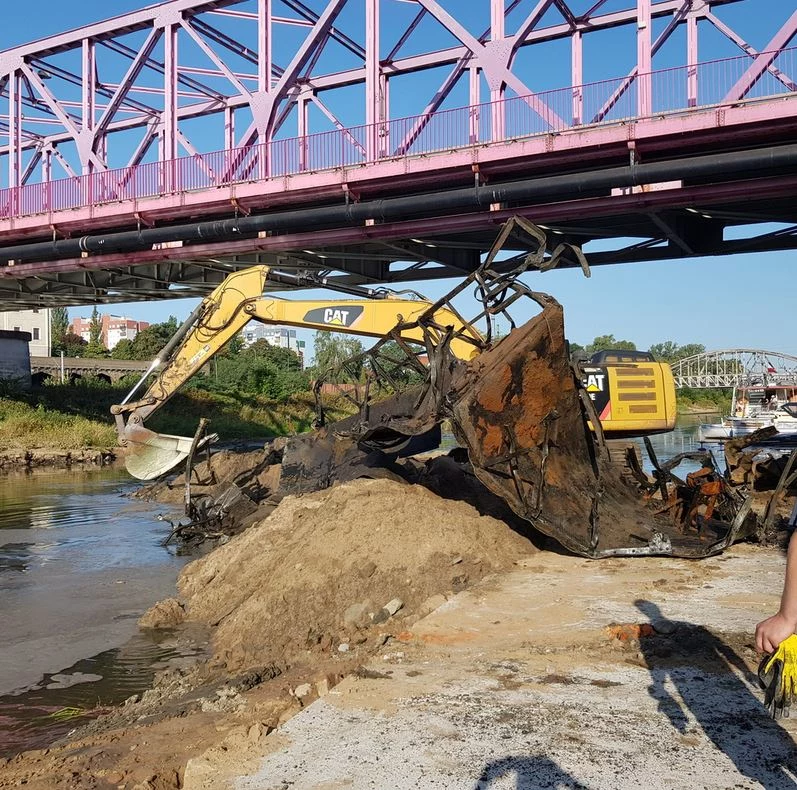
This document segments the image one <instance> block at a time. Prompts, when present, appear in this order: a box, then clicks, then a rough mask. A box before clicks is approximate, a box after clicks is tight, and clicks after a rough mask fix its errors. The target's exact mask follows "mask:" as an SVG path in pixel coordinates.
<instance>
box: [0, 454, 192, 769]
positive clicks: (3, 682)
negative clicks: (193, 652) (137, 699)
mask: <svg viewBox="0 0 797 790" xmlns="http://www.w3.org/2000/svg"><path fill="white" fill-rule="evenodd" d="M133 488H135V486H134V485H133V483H132V481H131V479H130V477H129V475H127V474H126V473H125V472H124V470H109V469H97V470H92V471H81V472H77V471H74V472H69V471H62V472H36V473H35V474H11V475H9V476H4V477H0V755H3V754H10V753H13V752H15V751H17V750H19V748H33V747H35V746H43V745H46V744H47V743H49V742H51V741H52V739H53V738H54V737H57V736H58V735H59V734H63V733H64V732H67V731H68V730H69V729H71V728H72V727H74V726H75V723H76V720H75V719H76V717H77V719H79V718H80V717H81V714H82V713H83V712H84V711H86V710H88V709H93V708H96V707H97V706H103V705H109V704H116V703H118V702H121V701H123V700H124V699H125V698H126V697H128V696H130V695H132V694H134V693H137V692H140V691H142V690H144V689H145V688H147V687H148V686H149V685H150V683H151V681H152V677H153V675H154V672H155V669H156V668H157V667H158V666H159V665H162V663H163V662H164V661H168V660H170V659H173V658H177V657H179V656H178V654H180V650H182V648H181V649H180V650H178V649H177V647H176V645H175V644H174V642H173V641H172V640H171V638H170V637H169V635H168V634H167V635H160V636H159V637H157V638H156V637H153V636H150V637H147V636H146V635H143V634H139V633H138V629H137V626H136V620H137V618H138V617H139V616H140V615H141V614H142V613H143V612H144V611H145V610H146V609H147V608H149V607H150V606H151V605H152V604H153V603H155V602H156V601H158V600H160V599H162V598H166V597H169V596H172V595H174V592H175V589H174V584H175V580H176V577H177V574H178V572H179V569H180V567H181V566H182V565H183V564H184V563H185V562H186V560H187V559H188V558H185V557H181V556H178V555H176V553H175V552H174V551H173V550H171V549H166V548H163V547H162V546H161V545H160V543H161V541H162V540H163V539H164V538H165V537H166V536H167V535H168V532H169V530H168V525H167V524H166V523H164V522H161V521H158V519H157V515H158V513H160V512H162V511H163V507H162V506H155V505H151V504H149V503H142V502H138V501H133V500H130V499H128V498H126V496H125V495H126V494H128V493H130V491H132V490H133Z"/></svg>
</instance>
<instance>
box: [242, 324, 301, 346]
mask: <svg viewBox="0 0 797 790" xmlns="http://www.w3.org/2000/svg"><path fill="white" fill-rule="evenodd" d="M241 338H242V339H243V341H244V347H245V348H248V347H249V346H251V345H252V343H256V342H257V341H258V340H265V341H267V342H268V343H269V345H272V346H279V347H280V348H290V349H291V350H292V351H297V350H298V348H297V346H296V330H295V329H288V328H287V327H284V326H269V325H267V324H261V323H259V322H258V321H250V322H249V323H248V324H247V325H246V326H245V327H244V328H243V329H242V330H241Z"/></svg>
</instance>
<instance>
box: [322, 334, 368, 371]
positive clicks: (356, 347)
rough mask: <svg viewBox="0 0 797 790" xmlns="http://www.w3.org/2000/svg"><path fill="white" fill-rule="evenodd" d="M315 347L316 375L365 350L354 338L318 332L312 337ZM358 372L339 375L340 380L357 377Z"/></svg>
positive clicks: (338, 365) (336, 366)
mask: <svg viewBox="0 0 797 790" xmlns="http://www.w3.org/2000/svg"><path fill="white" fill-rule="evenodd" d="M313 343H314V345H315V366H314V367H315V370H316V373H317V374H318V375H321V374H323V373H324V372H325V371H327V370H330V369H335V368H338V367H340V366H341V365H342V364H343V363H344V362H345V361H346V360H348V359H351V357H355V356H357V355H358V354H362V353H363V352H364V351H365V349H364V348H363V344H362V343H361V342H360V341H359V340H358V339H357V338H356V337H347V336H346V335H340V334H338V333H336V332H323V331H321V330H319V331H318V332H316V333H315V335H314V336H313ZM359 374H360V370H359V369H357V370H353V371H350V372H348V373H341V374H340V376H338V377H337V378H340V379H341V380H346V379H352V378H357V377H359Z"/></svg>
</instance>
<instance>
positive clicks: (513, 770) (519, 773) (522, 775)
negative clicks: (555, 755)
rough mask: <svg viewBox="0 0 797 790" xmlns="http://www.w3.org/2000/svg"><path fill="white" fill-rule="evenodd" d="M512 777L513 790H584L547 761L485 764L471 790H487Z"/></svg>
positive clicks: (526, 759) (525, 759)
mask: <svg viewBox="0 0 797 790" xmlns="http://www.w3.org/2000/svg"><path fill="white" fill-rule="evenodd" d="M508 777H509V778H512V777H514V780H515V790H542V788H550V789H551V790H554V788H555V790H588V789H587V786H586V785H583V784H581V782H579V781H578V780H577V779H576V778H575V777H574V776H573V775H572V774H569V773H568V772H567V771H565V770H564V769H562V768H560V767H559V766H558V765H557V764H556V763H555V762H554V761H553V760H549V759H548V758H547V757H533V756H528V757H503V758H502V759H500V760H495V761H493V762H491V763H487V765H486V766H485V767H484V770H483V771H482V773H481V776H480V777H479V778H478V779H477V780H476V785H475V787H474V790H490V788H491V787H493V786H494V785H496V783H497V782H501V786H502V787H506V783H505V782H503V781H502V780H504V779H506V778H508Z"/></svg>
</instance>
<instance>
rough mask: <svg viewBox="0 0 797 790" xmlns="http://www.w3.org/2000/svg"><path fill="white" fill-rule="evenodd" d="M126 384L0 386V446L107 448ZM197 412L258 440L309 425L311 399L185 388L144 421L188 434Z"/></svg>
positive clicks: (218, 428) (340, 405) (338, 406)
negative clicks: (31, 388) (115, 406)
mask: <svg viewBox="0 0 797 790" xmlns="http://www.w3.org/2000/svg"><path fill="white" fill-rule="evenodd" d="M128 390H129V386H126V385H117V386H112V385H108V384H103V383H99V382H92V381H86V380H83V381H80V382H76V383H74V384H52V385H46V386H44V387H41V388H39V389H36V390H34V391H33V392H21V391H17V390H15V389H14V388H13V387H11V386H7V385H4V386H2V387H0V447H2V448H15V449H17V448H19V449H33V448H37V449H53V450H55V449H59V450H72V449H75V450H76V449H82V448H94V449H107V448H110V447H114V446H116V445H117V443H118V442H117V437H116V427H115V424H114V420H113V417H112V416H111V413H110V408H111V406H112V405H113V404H115V403H120V402H121V401H122V400H123V399H124V397H125V395H126V394H127V392H128ZM326 405H327V414H328V418H329V419H330V420H331V421H333V420H337V419H341V418H342V417H345V416H347V415H348V414H351V413H352V410H351V405H350V404H349V402H348V401H346V400H345V399H342V398H341V399H340V400H338V401H332V402H329V401H327V403H326ZM200 417H207V418H208V419H209V420H210V426H209V429H210V430H211V431H213V432H214V433H217V434H219V437H220V439H221V440H225V439H266V438H269V437H273V436H286V435H292V434H296V433H303V432H304V431H308V430H310V429H311V428H312V423H313V419H314V417H315V401H314V398H313V395H312V393H310V392H300V393H297V394H295V395H292V396H290V397H289V398H286V399H284V400H283V401H273V400H269V399H268V398H265V397H263V396H260V395H251V394H246V393H240V392H208V391H206V390H202V389H198V388H193V387H187V388H186V389H184V390H183V391H182V392H179V393H177V395H175V396H174V397H173V398H172V399H171V400H170V401H168V402H167V403H166V405H165V406H164V407H163V408H162V409H160V410H159V411H158V412H157V414H154V415H153V416H152V418H151V419H150V420H147V427H148V428H151V429H152V430H154V431H158V432H160V433H171V434H178V435H181V436H193V434H194V432H195V431H196V428H197V424H198V423H199V419H200Z"/></svg>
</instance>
